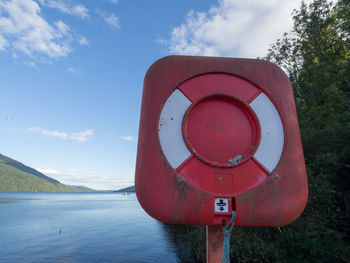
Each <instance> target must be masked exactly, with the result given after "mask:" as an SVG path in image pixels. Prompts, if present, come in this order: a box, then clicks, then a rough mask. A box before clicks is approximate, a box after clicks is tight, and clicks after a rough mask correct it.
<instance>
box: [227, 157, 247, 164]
mask: <svg viewBox="0 0 350 263" xmlns="http://www.w3.org/2000/svg"><path fill="white" fill-rule="evenodd" d="M243 159H244V156H242V155H237V156H236V157H234V158H232V159H229V160H228V161H229V162H230V163H232V164H233V166H238V165H239V163H240V162H241V161H242V160H243Z"/></svg>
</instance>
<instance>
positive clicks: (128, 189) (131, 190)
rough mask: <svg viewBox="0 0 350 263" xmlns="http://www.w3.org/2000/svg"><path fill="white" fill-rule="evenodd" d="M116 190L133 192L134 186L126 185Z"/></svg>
mask: <svg viewBox="0 0 350 263" xmlns="http://www.w3.org/2000/svg"><path fill="white" fill-rule="evenodd" d="M116 192H135V186H130V187H126V188H123V189H119V190H117V191H116Z"/></svg>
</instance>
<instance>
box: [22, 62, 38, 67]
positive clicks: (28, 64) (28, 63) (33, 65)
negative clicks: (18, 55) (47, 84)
mask: <svg viewBox="0 0 350 263" xmlns="http://www.w3.org/2000/svg"><path fill="white" fill-rule="evenodd" d="M23 64H24V65H27V66H29V67H32V68H37V67H36V64H35V63H34V62H33V61H31V62H23Z"/></svg>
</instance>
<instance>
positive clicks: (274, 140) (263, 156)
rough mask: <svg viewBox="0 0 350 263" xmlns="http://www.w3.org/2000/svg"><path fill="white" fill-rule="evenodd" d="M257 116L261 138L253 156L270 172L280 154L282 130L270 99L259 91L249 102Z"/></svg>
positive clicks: (279, 119) (280, 122)
mask: <svg viewBox="0 0 350 263" xmlns="http://www.w3.org/2000/svg"><path fill="white" fill-rule="evenodd" d="M249 105H250V107H252V109H253V110H254V112H255V114H256V116H257V117H258V120H259V123H260V128H261V140H260V144H259V148H258V149H257V151H256V152H255V154H254V157H255V158H256V159H257V160H258V161H259V162H260V163H261V164H262V165H263V166H264V167H265V168H266V169H267V170H268V171H269V172H272V171H273V170H274V169H275V168H276V166H277V164H278V162H279V160H280V158H281V155H282V151H283V145H284V132H283V125H282V121H281V118H280V116H279V114H278V111H277V109H276V108H275V106H274V105H273V103H272V101H271V100H270V99H269V98H268V97H267V96H266V95H265V94H264V93H260V95H259V96H258V97H256V98H255V99H254V100H253V101H252V102H251V103H250V104H249Z"/></svg>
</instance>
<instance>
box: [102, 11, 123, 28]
mask: <svg viewBox="0 0 350 263" xmlns="http://www.w3.org/2000/svg"><path fill="white" fill-rule="evenodd" d="M103 19H104V21H105V22H106V23H107V25H109V26H110V27H111V28H112V29H120V18H119V17H118V16H116V15H114V14H110V15H106V14H104V15H103Z"/></svg>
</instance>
